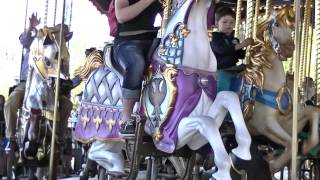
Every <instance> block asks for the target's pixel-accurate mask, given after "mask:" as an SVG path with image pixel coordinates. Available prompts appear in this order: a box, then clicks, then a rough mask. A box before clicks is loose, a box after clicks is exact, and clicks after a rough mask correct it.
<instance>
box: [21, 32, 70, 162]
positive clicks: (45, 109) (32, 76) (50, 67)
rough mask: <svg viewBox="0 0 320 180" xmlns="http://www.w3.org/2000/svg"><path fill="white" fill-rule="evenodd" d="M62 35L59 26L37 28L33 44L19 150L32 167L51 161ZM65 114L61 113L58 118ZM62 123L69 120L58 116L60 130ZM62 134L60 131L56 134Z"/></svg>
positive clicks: (65, 58)
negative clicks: (55, 95)
mask: <svg viewBox="0 0 320 180" xmlns="http://www.w3.org/2000/svg"><path fill="white" fill-rule="evenodd" d="M66 28H67V27H66V26H64V32H65V34H64V35H69V34H68V33H66V32H68V29H66ZM59 34H60V26H55V27H51V28H42V29H40V30H39V31H38V33H37V36H36V38H35V39H34V41H33V43H32V45H31V53H30V60H29V74H28V79H27V82H26V93H25V97H24V102H23V107H22V120H23V122H24V126H23V129H24V130H23V132H24V134H23V144H22V148H21V150H20V162H21V163H24V164H26V165H27V166H31V167H35V166H46V165H47V163H48V162H49V156H50V151H51V149H50V143H51V134H52V123H51V121H52V120H53V113H54V94H55V79H56V77H57V67H58V62H57V55H58V52H59V47H58V46H59V45H58V43H59V41H60V35H59ZM65 39H66V37H63V39H62V47H61V49H60V50H61V59H62V63H61V64H62V65H61V74H60V78H61V79H67V77H68V68H69V67H68V66H69V53H68V49H67V46H66V40H65ZM60 92H61V91H60ZM61 99H62V97H61V96H60V98H59V101H60V100H61ZM65 102H66V101H64V103H65ZM62 103H63V101H60V104H59V106H63V107H65V108H66V106H65V105H66V104H62ZM70 103H71V102H70ZM70 105H71V108H72V104H68V107H70ZM60 111H61V110H60ZM61 113H63V112H61ZM64 115H66V114H64ZM62 116H63V115H62V114H61V115H59V116H58V117H62ZM63 126H66V122H62V120H60V119H58V129H63ZM61 133H62V132H61V131H59V130H58V132H57V134H61ZM61 138H62V137H60V136H59V135H58V140H57V141H60V142H61V140H62V139H61Z"/></svg>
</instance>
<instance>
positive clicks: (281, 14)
mask: <svg viewBox="0 0 320 180" xmlns="http://www.w3.org/2000/svg"><path fill="white" fill-rule="evenodd" d="M273 19H276V20H277V23H279V24H280V25H281V26H287V27H290V28H293V27H294V21H295V14H294V11H293V8H292V7H290V6H286V7H283V8H281V9H280V10H278V11H277V12H275V14H272V15H270V16H269V17H267V18H265V19H263V20H262V21H261V22H260V23H259V24H258V26H257V33H256V34H257V36H256V39H255V43H254V45H253V46H252V47H251V48H250V50H249V51H250V62H249V64H248V65H247V68H246V71H245V73H244V78H245V80H246V82H247V83H250V84H253V85H254V86H256V87H257V88H259V89H260V90H261V91H262V89H263V87H264V73H263V68H269V69H271V68H272V63H271V61H272V60H273V59H271V58H270V55H272V54H275V53H276V52H275V51H274V50H273V48H272V44H271V34H270V32H269V30H268V26H269V23H270V22H271V21H273Z"/></svg>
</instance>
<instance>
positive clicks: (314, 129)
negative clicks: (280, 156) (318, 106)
mask: <svg viewBox="0 0 320 180" xmlns="http://www.w3.org/2000/svg"><path fill="white" fill-rule="evenodd" d="M311 113H312V117H310V118H309V119H308V120H309V122H310V125H311V128H310V129H311V134H310V136H309V138H308V139H307V141H306V142H303V146H302V153H303V154H307V153H308V152H309V151H310V150H311V149H312V148H313V147H314V146H316V145H317V144H318V143H319V134H318V128H319V127H318V125H319V112H317V111H313V112H311Z"/></svg>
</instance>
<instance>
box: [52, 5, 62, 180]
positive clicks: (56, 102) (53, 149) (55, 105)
mask: <svg viewBox="0 0 320 180" xmlns="http://www.w3.org/2000/svg"><path fill="white" fill-rule="evenodd" d="M65 5H66V0H63V9H62V18H61V19H62V20H61V26H60V34H59V36H60V39H59V56H58V69H57V79H56V89H55V97H54V113H53V128H52V136H51V152H50V161H49V163H50V164H49V180H55V179H53V178H55V176H54V174H53V173H55V172H53V169H54V167H53V166H54V161H55V145H56V143H55V141H56V129H57V113H58V109H57V107H58V99H59V85H60V70H61V55H62V51H61V49H62V48H61V47H62V39H63V25H64V11H65Z"/></svg>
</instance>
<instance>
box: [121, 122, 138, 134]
mask: <svg viewBox="0 0 320 180" xmlns="http://www.w3.org/2000/svg"><path fill="white" fill-rule="evenodd" d="M135 131H136V121H135V120H133V119H130V120H128V121H124V122H123V123H121V124H120V134H123V135H129V134H135Z"/></svg>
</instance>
